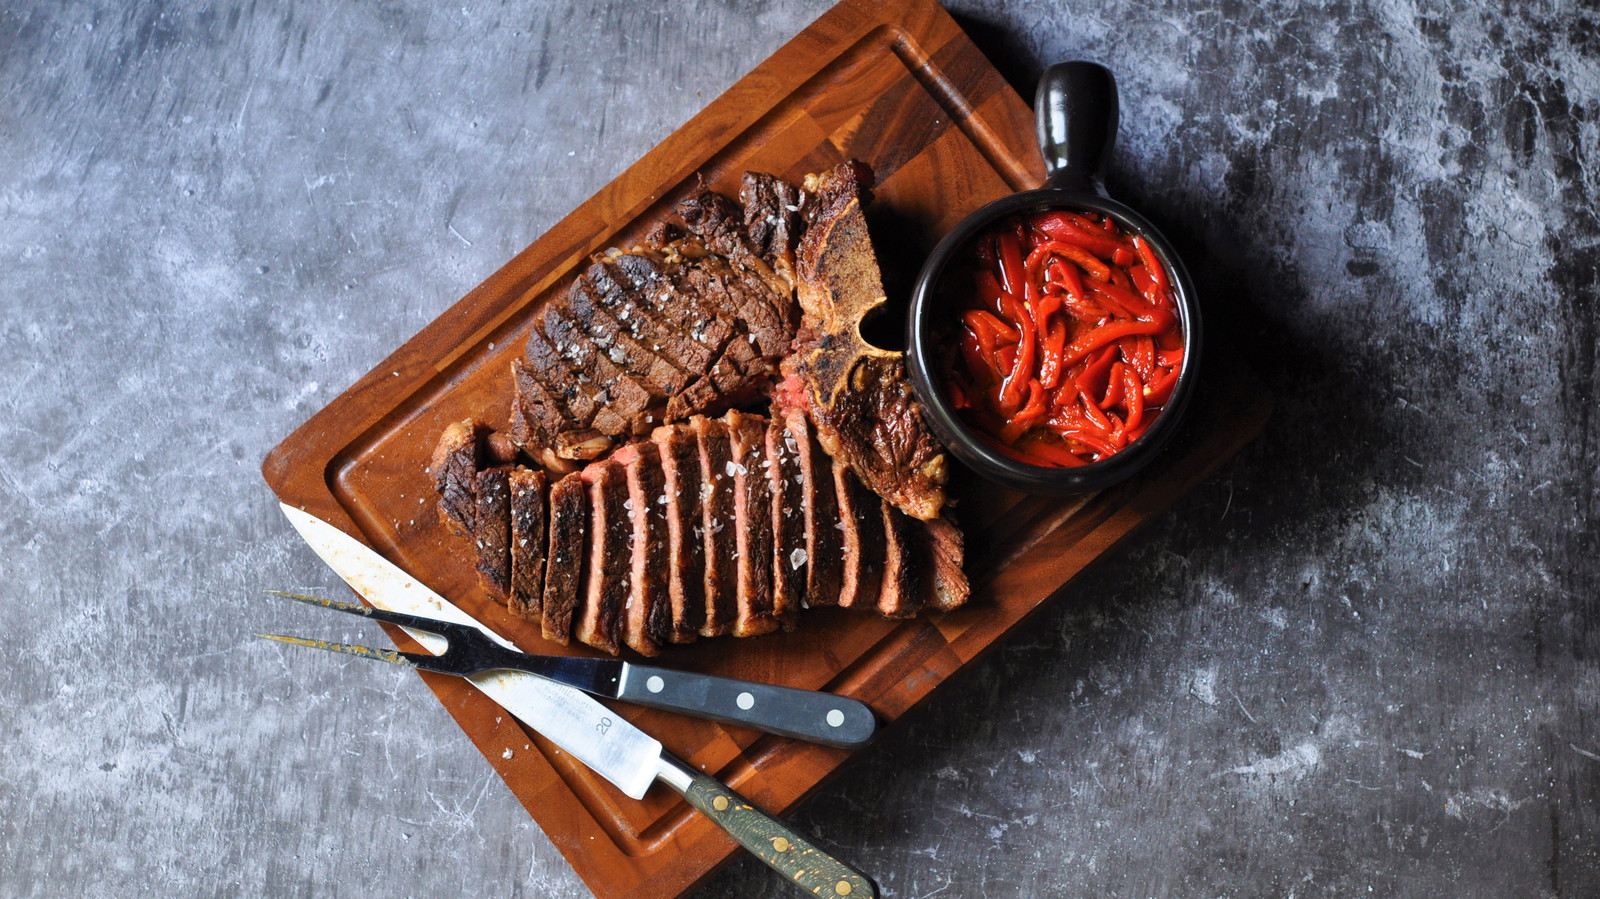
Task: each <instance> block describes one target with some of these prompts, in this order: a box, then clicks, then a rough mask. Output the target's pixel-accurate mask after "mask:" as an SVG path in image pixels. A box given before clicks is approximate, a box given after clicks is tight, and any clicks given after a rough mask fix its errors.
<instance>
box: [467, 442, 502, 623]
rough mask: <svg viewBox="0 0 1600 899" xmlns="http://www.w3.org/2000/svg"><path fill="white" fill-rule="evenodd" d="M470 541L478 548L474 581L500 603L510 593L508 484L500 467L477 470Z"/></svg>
mask: <svg viewBox="0 0 1600 899" xmlns="http://www.w3.org/2000/svg"><path fill="white" fill-rule="evenodd" d="M474 515H475V516H476V521H475V522H474V527H473V537H474V540H473V544H474V546H476V547H477V550H478V582H479V583H480V584H481V585H482V586H483V590H484V592H485V593H488V594H489V596H490V598H491V599H493V600H494V601H495V602H498V603H500V604H501V605H506V604H507V602H508V601H509V597H510V594H511V488H510V486H509V480H508V478H507V475H506V470H505V469H504V468H485V469H484V470H483V471H480V472H478V486H477V509H476V511H475V513H474Z"/></svg>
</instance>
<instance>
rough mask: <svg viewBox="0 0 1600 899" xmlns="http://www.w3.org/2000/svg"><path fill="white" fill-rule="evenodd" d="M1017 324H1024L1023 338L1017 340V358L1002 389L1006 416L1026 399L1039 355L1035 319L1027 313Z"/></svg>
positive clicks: (1001, 404)
mask: <svg viewBox="0 0 1600 899" xmlns="http://www.w3.org/2000/svg"><path fill="white" fill-rule="evenodd" d="M1017 324H1019V325H1021V326H1022V339H1021V340H1019V341H1017V359H1016V362H1015V364H1013V365H1012V367H1011V374H1010V375H1009V376H1008V377H1007V378H1006V381H1005V386H1004V387H1003V388H1002V389H1001V391H1000V411H1001V412H1002V413H1004V414H1005V415H1006V416H1008V417H1009V416H1012V415H1015V414H1016V412H1017V409H1018V408H1020V407H1021V406H1022V401H1023V400H1024V399H1026V398H1027V397H1026V391H1027V389H1028V382H1029V380H1031V379H1032V377H1033V363H1034V359H1035V357H1036V355H1037V353H1036V350H1037V347H1036V344H1037V343H1038V341H1037V340H1035V336H1036V335H1035V334H1034V327H1033V319H1032V318H1029V317H1028V316H1027V315H1024V316H1023V317H1022V321H1020V322H1018V323H1017Z"/></svg>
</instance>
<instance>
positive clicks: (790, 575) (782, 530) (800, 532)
mask: <svg viewBox="0 0 1600 899" xmlns="http://www.w3.org/2000/svg"><path fill="white" fill-rule="evenodd" d="M766 451H767V460H766V470H767V488H768V491H769V492H770V493H771V494H772V614H773V615H774V616H775V617H776V618H777V619H778V621H779V622H781V623H782V624H783V626H784V627H785V628H786V629H790V630H792V629H793V628H794V625H795V619H796V616H797V615H798V613H799V611H800V608H801V606H802V605H803V604H804V600H805V595H806V572H807V566H806V561H807V559H808V558H809V556H808V554H807V552H806V516H805V499H804V492H805V478H804V477H803V476H802V475H801V473H800V449H799V447H798V446H797V445H796V444H795V440H794V437H793V436H792V435H790V433H789V431H788V429H787V428H785V427H784V424H783V422H782V421H781V420H779V419H776V418H773V419H769V420H768V422H767V433H766Z"/></svg>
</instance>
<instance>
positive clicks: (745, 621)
mask: <svg viewBox="0 0 1600 899" xmlns="http://www.w3.org/2000/svg"><path fill="white" fill-rule="evenodd" d="M723 420H724V421H725V422H727V425H728V440H729V445H730V453H731V456H730V464H729V466H728V471H729V473H730V474H731V475H732V476H733V504H734V521H735V522H736V527H735V528H734V546H735V547H736V549H735V552H734V561H735V563H736V564H735V571H734V578H735V580H734V585H735V588H734V617H733V635H734V636H735V637H752V636H755V635H756V634H767V633H771V632H772V631H775V630H777V629H778V625H779V621H778V616H777V614H776V610H775V609H774V608H773V605H772V573H773V565H772V561H773V560H772V491H771V488H770V487H769V486H768V484H769V481H768V478H767V469H768V467H769V464H768V461H769V460H768V459H767V429H766V422H765V420H763V419H758V418H753V417H751V416H748V415H743V414H741V413H739V412H729V413H728V414H727V415H726V416H725V417H724V419H723Z"/></svg>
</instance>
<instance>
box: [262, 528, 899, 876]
mask: <svg viewBox="0 0 1600 899" xmlns="http://www.w3.org/2000/svg"><path fill="white" fill-rule="evenodd" d="M280 507H281V508H282V509H283V512H284V514H285V515H286V516H287V517H288V518H289V522H290V524H292V525H294V528H295V530H297V531H299V532H300V535H301V536H302V537H303V538H305V540H306V542H307V543H308V544H309V545H310V546H311V548H312V550H313V551H314V552H316V553H317V555H318V556H320V557H321V558H322V560H323V561H324V562H326V563H327V564H328V566H329V567H331V568H332V569H333V570H334V572H335V573H336V574H338V575H339V577H340V578H342V579H343V580H344V582H345V583H346V584H348V585H350V587H351V589H353V590H355V591H356V592H357V593H359V594H361V596H362V597H363V598H364V599H366V600H367V601H368V602H370V603H372V604H373V605H374V606H377V607H378V608H383V609H390V610H392V611H396V612H405V613H408V614H412V615H421V616H424V617H429V618H435V619H439V620H443V621H454V622H456V623H459V624H465V625H468V626H470V627H475V628H478V629H480V630H482V631H483V632H484V633H486V634H488V635H489V636H491V637H492V638H494V639H496V641H497V642H504V641H503V640H502V639H501V638H499V636H498V635H496V634H494V633H493V632H492V631H490V630H489V629H488V628H486V627H484V626H483V625H482V624H481V623H479V622H478V621H477V620H475V619H474V618H472V616H470V615H468V614H467V613H465V612H463V611H461V610H460V609H459V608H457V607H456V606H455V605H453V604H452V603H450V602H448V601H446V600H445V599H444V597H442V596H440V595H439V594H437V593H435V592H434V591H432V590H430V589H428V587H427V586H426V585H424V584H423V583H422V582H420V581H418V580H416V579H414V578H412V577H410V576H409V575H406V574H405V573H404V572H400V571H399V569H398V568H396V567H395V566H394V565H393V564H392V563H390V562H389V561H388V560H387V559H384V558H383V557H382V556H379V555H378V554H377V553H375V552H373V551H372V550H371V549H369V548H368V547H367V546H366V545H365V544H362V543H361V542H360V541H358V540H356V539H355V538H353V537H351V536H349V535H348V534H345V533H344V532H343V531H340V530H339V529H338V528H335V527H333V526H332V525H330V524H328V523H327V522H325V521H323V520H321V519H320V518H317V517H316V516H314V515H311V514H309V513H306V512H303V511H301V510H299V509H296V508H294V507H293V506H290V505H287V504H281V503H280ZM396 573H399V574H400V575H401V577H400V578H397V577H396V576H395V575H396ZM406 630H407V633H410V634H412V636H413V637H414V638H416V639H417V641H418V642H419V643H421V644H422V646H423V647H424V648H425V649H427V650H429V651H430V652H435V653H437V652H440V651H442V650H443V649H444V645H445V642H446V641H445V640H444V639H443V638H442V637H439V636H437V635H435V634H429V633H426V632H423V631H411V630H410V629H409V628H408V629H406ZM468 680H469V681H471V682H472V684H473V686H475V687H477V688H478V689H479V690H481V691H482V692H483V693H484V695H486V696H488V697H489V698H490V699H493V700H494V701H495V702H497V703H499V704H500V705H501V706H502V707H503V708H505V710H506V711H508V712H510V713H511V714H512V715H515V716H516V717H517V718H518V719H519V720H521V721H522V722H523V723H525V724H527V725H528V726H529V727H531V728H533V729H534V730H536V731H538V732H539V733H540V734H542V735H544V737H545V738H546V739H548V740H550V741H551V742H552V743H555V744H556V745H557V746H559V747H560V748H561V749H562V750H563V751H564V752H566V753H568V754H569V755H571V756H573V757H574V758H576V759H578V760H579V761H581V762H583V763H584V764H585V765H587V766H589V768H591V769H593V770H594V772H595V773H596V774H599V775H600V776H601V777H604V778H605V779H606V780H608V781H610V782H611V783H612V784H614V785H616V787H617V789H619V790H621V791H622V792H623V793H624V794H626V795H627V796H629V797H631V798H634V799H643V798H644V795H645V793H646V792H647V791H648V790H649V788H650V785H651V784H652V783H655V782H656V781H658V780H659V781H661V782H662V783H664V784H666V785H667V786H668V787H670V788H672V789H673V790H675V791H677V792H678V793H680V794H682V795H683V797H684V798H685V799H687V800H688V802H689V804H690V805H691V806H693V807H694V808H695V809H697V810H698V811H700V812H701V813H703V814H705V815H706V816H707V817H709V818H710V819H711V820H712V821H713V822H714V823H715V824H716V825H717V826H718V827H721V828H722V829H723V830H724V831H726V832H727V833H728V835H729V836H731V837H733V838H734V839H735V840H736V841H738V843H739V845H741V846H743V847H744V848H745V849H746V850H748V851H749V852H751V853H752V854H754V855H755V856H756V857H757V858H759V859H761V860H762V861H763V862H765V863H766V864H768V865H770V866H771V867H772V868H773V869H774V870H776V871H778V872H779V873H781V874H783V875H784V876H785V877H787V878H788V879H789V880H790V881H791V882H793V883H795V885H797V886H799V887H800V888H801V889H804V890H805V891H807V892H809V893H812V894H815V895H833V896H868V897H876V896H877V895H878V890H877V886H876V884H874V883H873V882H872V880H871V879H870V878H868V877H867V876H866V875H865V874H862V873H861V872H860V871H857V870H856V869H854V868H852V867H850V866H849V865H846V864H844V863H843V862H841V861H839V860H837V859H835V858H833V857H832V856H830V855H828V854H827V853H826V852H824V851H823V850H821V849H820V848H818V847H817V846H816V845H815V844H813V843H812V842H811V841H809V840H807V839H806V838H805V837H802V836H800V835H799V834H798V833H795V832H794V831H792V830H790V829H789V828H787V827H785V826H784V825H783V824H782V823H780V822H778V821H777V820H776V819H774V818H772V817H771V816H769V815H767V814H766V813H765V812H763V811H761V810H760V809H758V808H756V807H755V805H753V804H752V803H751V802H749V801H748V800H746V799H745V798H744V797H742V796H740V795H739V794H738V793H736V792H734V791H733V790H731V789H729V788H728V787H727V786H726V785H724V784H722V783H721V782H719V781H718V780H717V779H716V778H714V777H711V776H710V775H708V774H705V773H703V772H700V771H696V770H695V769H694V768H692V767H690V766H689V765H687V764H685V763H684V762H682V761H680V760H679V759H677V758H675V757H674V756H672V755H671V754H670V753H668V752H667V751H666V750H665V749H664V748H663V747H662V745H661V742H660V741H659V740H656V739H655V738H654V737H651V736H650V735H649V734H647V733H645V732H644V731H642V730H640V729H639V728H637V727H635V726H634V725H633V724H632V723H630V722H629V721H627V720H626V719H624V718H622V717H621V716H620V715H617V714H616V713H614V712H612V711H611V710H610V709H608V708H606V707H605V706H604V705H602V704H600V703H599V702H597V701H595V700H594V699H592V698H590V697H589V696H588V695H587V694H585V693H584V692H583V691H581V690H578V689H576V688H574V687H569V686H566V685H565V684H560V683H557V682H555V681H552V680H548V679H546V678H543V677H539V676H537V675H534V674H530V673H527V672H523V671H514V670H507V669H496V670H494V671H487V672H483V673H480V674H475V675H473V676H471V677H469V678H468Z"/></svg>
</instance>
